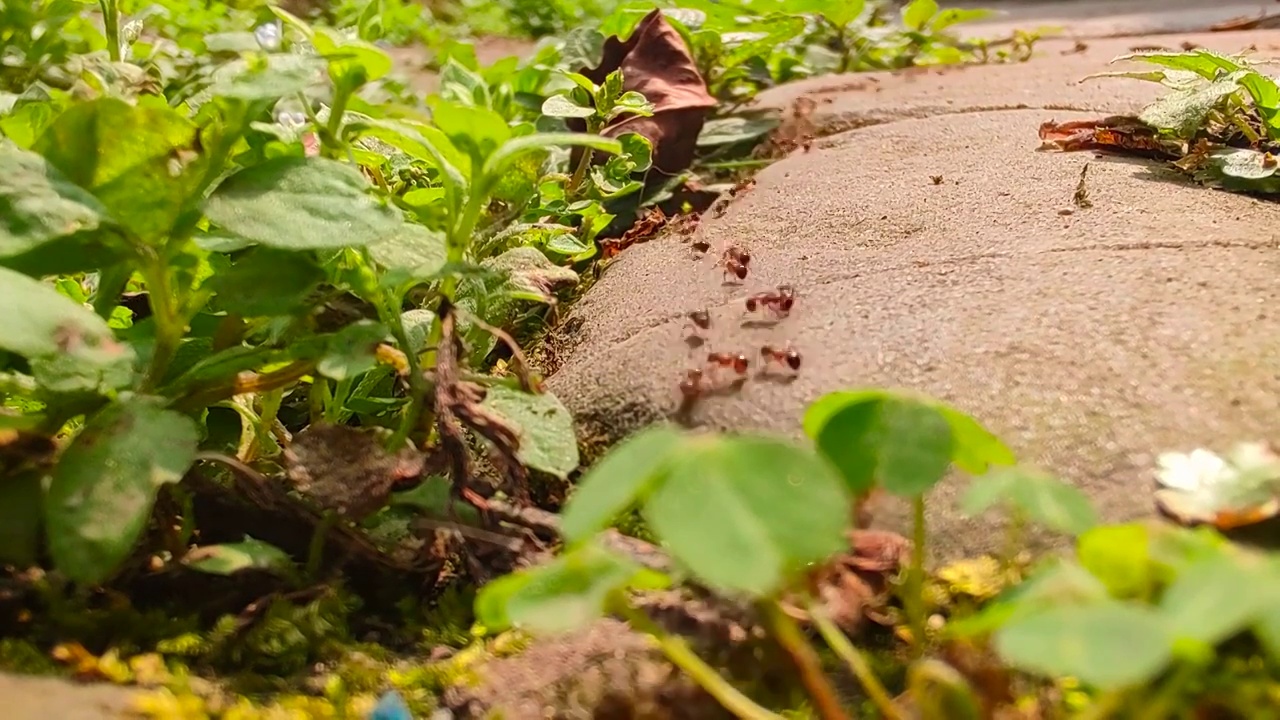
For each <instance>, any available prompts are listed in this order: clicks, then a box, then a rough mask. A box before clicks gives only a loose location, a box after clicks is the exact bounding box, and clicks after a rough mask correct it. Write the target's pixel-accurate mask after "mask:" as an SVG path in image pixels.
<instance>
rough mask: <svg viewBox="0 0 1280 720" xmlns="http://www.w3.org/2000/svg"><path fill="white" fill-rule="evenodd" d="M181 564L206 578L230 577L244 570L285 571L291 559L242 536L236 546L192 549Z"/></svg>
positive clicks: (290, 563)
mask: <svg viewBox="0 0 1280 720" xmlns="http://www.w3.org/2000/svg"><path fill="white" fill-rule="evenodd" d="M182 564H183V565H186V566H187V567H189V568H191V569H192V570H199V571H200V572H203V573H209V574H210V575H234V574H236V573H238V572H242V571H244V570H269V571H272V572H288V571H290V570H292V569H293V558H291V557H289V555H288V553H286V552H285V551H283V550H281V549H280V548H278V547H276V546H275V545H271V544H270V543H265V542H262V541H261V540H255V539H254V538H251V537H246V538H245V539H244V540H242V541H240V542H238V543H224V544H222V545H205V546H203V547H198V548H195V549H194V550H191V551H190V552H188V553H187V554H186V555H185V556H183V558H182Z"/></svg>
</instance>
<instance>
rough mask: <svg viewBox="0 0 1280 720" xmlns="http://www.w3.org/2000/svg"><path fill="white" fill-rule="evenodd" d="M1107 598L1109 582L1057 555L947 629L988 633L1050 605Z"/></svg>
mask: <svg viewBox="0 0 1280 720" xmlns="http://www.w3.org/2000/svg"><path fill="white" fill-rule="evenodd" d="M1106 600H1110V596H1109V595H1108V594H1107V588H1106V586H1104V585H1103V584H1102V583H1101V582H1100V581H1099V580H1098V579H1097V578H1096V577H1094V576H1093V575H1091V574H1089V571H1088V570H1085V569H1084V568H1082V567H1080V566H1079V565H1077V564H1076V563H1074V562H1064V561H1062V560H1059V559H1057V558H1054V559H1051V560H1049V561H1048V562H1047V563H1043V564H1042V565H1041V566H1040V567H1039V568H1038V569H1036V570H1034V571H1033V572H1032V573H1031V574H1030V575H1029V576H1028V577H1027V578H1026V579H1025V580H1023V581H1022V582H1021V583H1020V584H1018V585H1014V586H1013V587H1011V588H1008V589H1006V590H1005V591H1004V592H1002V593H1001V594H1000V596H999V598H998V599H997V600H996V601H995V602H992V603H988V604H987V605H985V606H984V607H983V608H982V609H981V610H979V611H978V612H977V613H976V614H974V615H971V616H969V617H965V618H959V619H956V620H953V621H952V622H949V623H947V633H948V634H949V635H953V636H955V637H966V638H967V637H985V636H987V635H989V634H991V633H993V632H995V631H996V630H998V629H1000V628H1002V627H1004V626H1005V625H1007V624H1009V623H1010V622H1012V621H1013V620H1015V619H1019V618H1024V617H1028V616H1030V615H1034V614H1035V613H1038V612H1041V611H1043V610H1045V609H1046V608H1054V607H1062V606H1065V605H1091V604H1096V603H1098V602H1101V601H1106Z"/></svg>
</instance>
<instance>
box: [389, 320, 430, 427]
mask: <svg viewBox="0 0 1280 720" xmlns="http://www.w3.org/2000/svg"><path fill="white" fill-rule="evenodd" d="M394 315H395V317H394V318H387V319H386V320H385V321H384V322H386V323H387V325H388V326H390V327H391V334H392V335H394V336H395V338H396V343H397V344H398V345H400V347H401V348H402V349H403V350H404V357H405V360H406V361H407V362H408V364H409V404H408V406H406V407H405V409H404V416H403V417H401V418H400V427H398V428H396V432H395V434H394V435H392V436H391V439H390V440H389V441H388V442H387V449H388V450H391V451H393V452H394V451H396V450H399V449H400V448H402V447H404V444H405V441H407V440H408V439H409V435H410V434H411V433H412V432H413V431H414V430H415V429H417V427H418V425H419V424H420V423H421V422H422V411H423V407H424V406H425V405H426V402H427V390H428V388H427V378H426V376H424V375H423V374H422V363H421V362H420V360H419V358H418V353H417V352H415V351H414V349H413V347H412V346H411V345H410V344H409V332H408V331H407V330H406V329H405V327H404V320H403V319H402V317H403V316H402V315H401V314H400V313H394ZM439 324H440V323H439V321H437V322H436V323H435V325H439ZM433 329H434V326H433Z"/></svg>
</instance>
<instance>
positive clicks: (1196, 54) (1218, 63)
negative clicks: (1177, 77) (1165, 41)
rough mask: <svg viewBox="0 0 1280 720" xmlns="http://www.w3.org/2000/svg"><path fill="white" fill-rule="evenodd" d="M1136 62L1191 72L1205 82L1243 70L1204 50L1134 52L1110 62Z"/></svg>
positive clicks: (1221, 56) (1216, 54) (1236, 64)
mask: <svg viewBox="0 0 1280 720" xmlns="http://www.w3.org/2000/svg"><path fill="white" fill-rule="evenodd" d="M1126 61H1137V62H1147V63H1152V64H1154V65H1163V66H1164V67H1169V68H1174V69H1176V70H1187V71H1190V72H1193V73H1195V74H1197V75H1199V76H1200V77H1202V78H1204V79H1205V80H1215V79H1217V78H1218V76H1220V75H1225V74H1228V73H1233V72H1236V71H1237V70H1241V69H1243V67H1242V66H1241V65H1240V63H1238V62H1236V61H1235V60H1232V59H1231V58H1229V57H1227V56H1225V55H1222V54H1221V53H1216V52H1213V51H1212V50H1205V49H1204V48H1195V49H1194V50H1188V51H1186V52H1173V53H1170V52H1161V51H1155V52H1136V53H1130V54H1128V55H1121V56H1120V57H1118V58H1116V59H1115V60H1112V61H1111V62H1112V63H1118V62H1126Z"/></svg>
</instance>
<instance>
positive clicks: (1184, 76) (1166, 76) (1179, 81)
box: [1080, 70, 1203, 90]
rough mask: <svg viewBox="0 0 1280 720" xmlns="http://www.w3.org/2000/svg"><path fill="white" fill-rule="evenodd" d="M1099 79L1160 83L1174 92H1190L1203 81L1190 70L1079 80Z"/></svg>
mask: <svg viewBox="0 0 1280 720" xmlns="http://www.w3.org/2000/svg"><path fill="white" fill-rule="evenodd" d="M1101 78H1129V79H1130V80H1145V81H1147V82H1154V83H1160V84H1161V85H1164V86H1165V87H1169V88H1173V89H1174V90H1190V89H1192V88H1195V87H1197V86H1199V85H1201V84H1203V80H1202V79H1201V78H1200V75H1199V74H1198V73H1195V72H1192V71H1191V70H1118V71H1115V72H1101V73H1094V74H1092V75H1086V76H1084V77H1082V78H1080V82H1084V81H1085V80H1097V79H1101Z"/></svg>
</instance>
